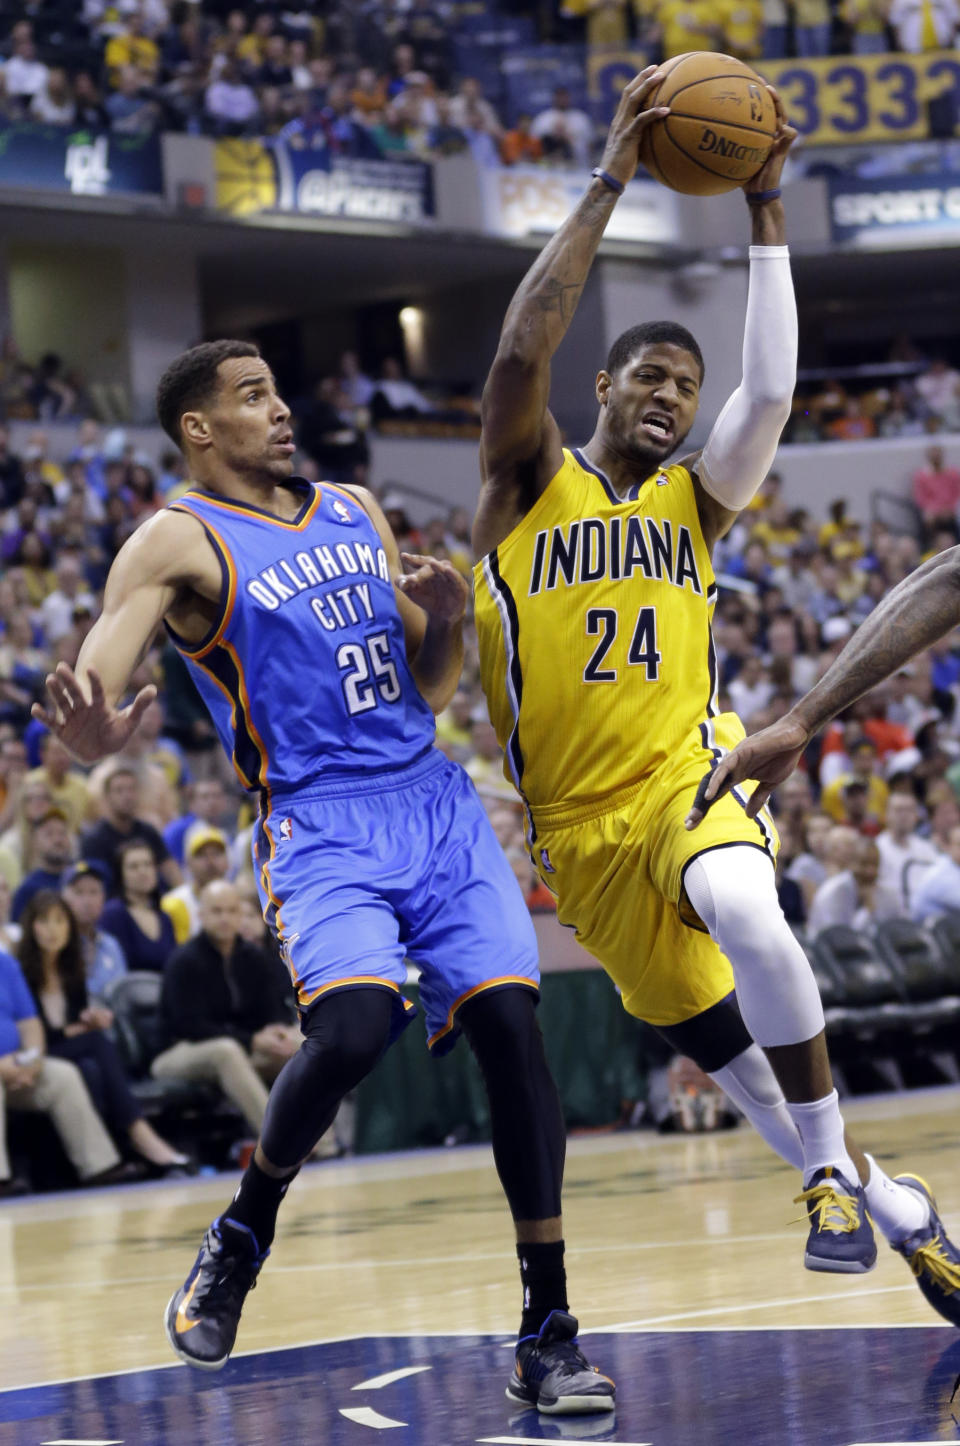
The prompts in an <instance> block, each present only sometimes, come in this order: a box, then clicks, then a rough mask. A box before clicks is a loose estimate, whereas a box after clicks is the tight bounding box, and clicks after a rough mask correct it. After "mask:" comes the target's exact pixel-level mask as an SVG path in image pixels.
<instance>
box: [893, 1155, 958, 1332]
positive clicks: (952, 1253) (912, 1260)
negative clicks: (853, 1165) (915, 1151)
mask: <svg viewBox="0 0 960 1446" xmlns="http://www.w3.org/2000/svg"><path fill="white" fill-rule="evenodd" d="M894 1184H895V1185H903V1186H904V1187H905V1189H907V1190H913V1191H914V1192H915V1193H916V1194H917V1195H919V1196H921V1197H922V1199H923V1200H924V1201H925V1202H926V1204H927V1205H929V1207H930V1219H929V1221H928V1222H927V1224H926V1225H924V1226H922V1227H921V1229H919V1230H915V1231H914V1232H913V1234H912V1235H908V1236H907V1238H906V1240H901V1241H899V1242H898V1243H897V1244H896V1245H893V1249H894V1250H895V1251H896V1252H897V1254H898V1255H902V1256H903V1258H904V1260H905V1261H906V1262H907V1264H908V1265H909V1267H910V1269H911V1270H912V1271H913V1273H914V1275H915V1276H916V1277H917V1284H918V1285H919V1287H920V1289H921V1291H922V1292H923V1294H924V1295H925V1296H926V1298H927V1300H928V1301H929V1302H930V1304H931V1305H932V1306H933V1308H934V1310H935V1311H937V1312H938V1313H939V1314H940V1315H942V1316H943V1318H944V1320H948V1321H949V1322H950V1324H951V1325H955V1326H960V1250H958V1249H957V1247H956V1246H955V1245H954V1244H953V1241H952V1240H950V1238H949V1237H948V1235H947V1232H946V1231H945V1230H944V1228H943V1221H942V1220H941V1219H940V1216H939V1215H938V1214H937V1202H936V1201H935V1200H934V1198H933V1192H932V1191H931V1189H930V1186H929V1185H928V1184H927V1183H926V1181H925V1180H921V1179H920V1177H919V1175H895V1176H894ZM891 1243H892V1242H891Z"/></svg>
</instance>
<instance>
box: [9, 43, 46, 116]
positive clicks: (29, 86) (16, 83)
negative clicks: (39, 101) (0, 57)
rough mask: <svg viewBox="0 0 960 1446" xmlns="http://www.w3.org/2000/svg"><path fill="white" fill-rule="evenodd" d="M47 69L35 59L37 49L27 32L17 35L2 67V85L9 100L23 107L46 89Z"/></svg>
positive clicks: (41, 62)
mask: <svg viewBox="0 0 960 1446" xmlns="http://www.w3.org/2000/svg"><path fill="white" fill-rule="evenodd" d="M49 74H50V72H49V69H48V68H47V66H45V65H44V63H43V61H42V60H38V59H37V49H36V46H35V45H34V43H33V39H32V37H31V36H30V34H29V32H27V31H24V32H21V33H18V36H17V39H16V40H14V42H13V51H12V54H11V56H10V59H9V60H8V61H7V63H6V65H5V66H4V67H3V84H4V89H5V90H6V92H7V95H8V97H9V98H10V100H13V101H18V100H19V101H21V102H22V103H23V104H24V105H26V104H28V102H30V101H32V100H33V97H34V96H35V95H39V94H40V93H41V92H42V91H44V90H46V88H47V79H48V77H49Z"/></svg>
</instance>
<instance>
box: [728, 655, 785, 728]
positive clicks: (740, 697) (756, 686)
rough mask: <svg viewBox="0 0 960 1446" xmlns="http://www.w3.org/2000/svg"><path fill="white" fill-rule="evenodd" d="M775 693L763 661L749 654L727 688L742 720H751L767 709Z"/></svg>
mask: <svg viewBox="0 0 960 1446" xmlns="http://www.w3.org/2000/svg"><path fill="white" fill-rule="evenodd" d="M773 691H774V690H773V684H772V683H771V681H770V675H769V673H768V672H767V670H766V668H765V667H764V665H763V659H762V658H760V657H759V656H758V655H757V654H756V653H749V654H748V655H747V657H746V658H744V660H743V667H742V668H741V669H740V671H739V673H738V674H737V676H736V677H735V678H734V679H733V680H732V681H731V682H730V684H729V685H728V687H727V692H728V693H729V694H730V702H731V704H732V705H733V711H734V712H735V713H738V714H739V715H740V717H741V718H750V717H752V716H753V714H754V713H759V712H760V710H761V709H762V708H765V707H766V706H767V704H768V703H769V702H770V699H771V698H772V697H773Z"/></svg>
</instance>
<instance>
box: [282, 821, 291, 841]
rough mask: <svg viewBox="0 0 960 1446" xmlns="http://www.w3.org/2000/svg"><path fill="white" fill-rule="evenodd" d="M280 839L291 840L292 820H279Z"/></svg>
mask: <svg viewBox="0 0 960 1446" xmlns="http://www.w3.org/2000/svg"><path fill="white" fill-rule="evenodd" d="M280 837H281V838H287V839H289V838H293V819H292V818H282V819H281V820H280Z"/></svg>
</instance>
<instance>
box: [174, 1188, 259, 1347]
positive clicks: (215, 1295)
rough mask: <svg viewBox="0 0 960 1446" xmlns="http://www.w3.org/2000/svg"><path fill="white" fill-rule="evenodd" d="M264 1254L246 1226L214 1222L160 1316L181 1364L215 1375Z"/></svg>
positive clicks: (225, 1220) (232, 1340)
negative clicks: (184, 1277) (190, 1268)
mask: <svg viewBox="0 0 960 1446" xmlns="http://www.w3.org/2000/svg"><path fill="white" fill-rule="evenodd" d="M269 1254H270V1252H269V1250H265V1251H263V1252H261V1250H260V1247H259V1245H258V1244H257V1241H256V1238H255V1236H254V1234H253V1231H252V1230H248V1229H247V1227H246V1226H245V1225H239V1224H235V1223H234V1222H233V1221H231V1220H228V1219H225V1218H224V1217H222V1216H221V1218H220V1219H219V1220H215V1221H214V1222H213V1224H212V1225H211V1226H210V1229H209V1230H208V1231H207V1233H206V1235H205V1236H204V1237H203V1244H202V1245H201V1246H200V1254H199V1255H198V1256H197V1258H196V1260H195V1262H194V1265H193V1269H192V1270H191V1272H190V1274H189V1275H188V1276H187V1278H186V1280H185V1281H184V1283H183V1285H182V1286H181V1287H180V1289H179V1290H178V1291H176V1292H175V1293H174V1294H173V1295H172V1296H171V1298H170V1301H169V1303H168V1305H167V1310H166V1314H165V1316H164V1322H163V1323H164V1327H165V1329H166V1332H167V1339H168V1340H169V1342H170V1344H171V1345H172V1346H173V1349H174V1350H175V1351H176V1353H177V1355H178V1356H179V1357H180V1359H181V1360H182V1361H186V1362H187V1364H188V1365H190V1366H198V1367H199V1368H200V1370H202V1371H219V1370H220V1368H221V1366H225V1365H226V1364H227V1361H228V1359H229V1357H230V1352H231V1351H232V1350H233V1344H234V1341H235V1340H236V1338H237V1327H238V1326H239V1324H240V1312H241V1311H242V1309H243V1302H244V1301H245V1300H246V1298H247V1294H248V1292H249V1291H251V1290H252V1289H253V1287H254V1286H255V1285H256V1283H257V1276H258V1275H259V1274H260V1267H261V1266H262V1265H263V1262H264V1261H265V1260H266V1258H267V1256H268V1255H269Z"/></svg>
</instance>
